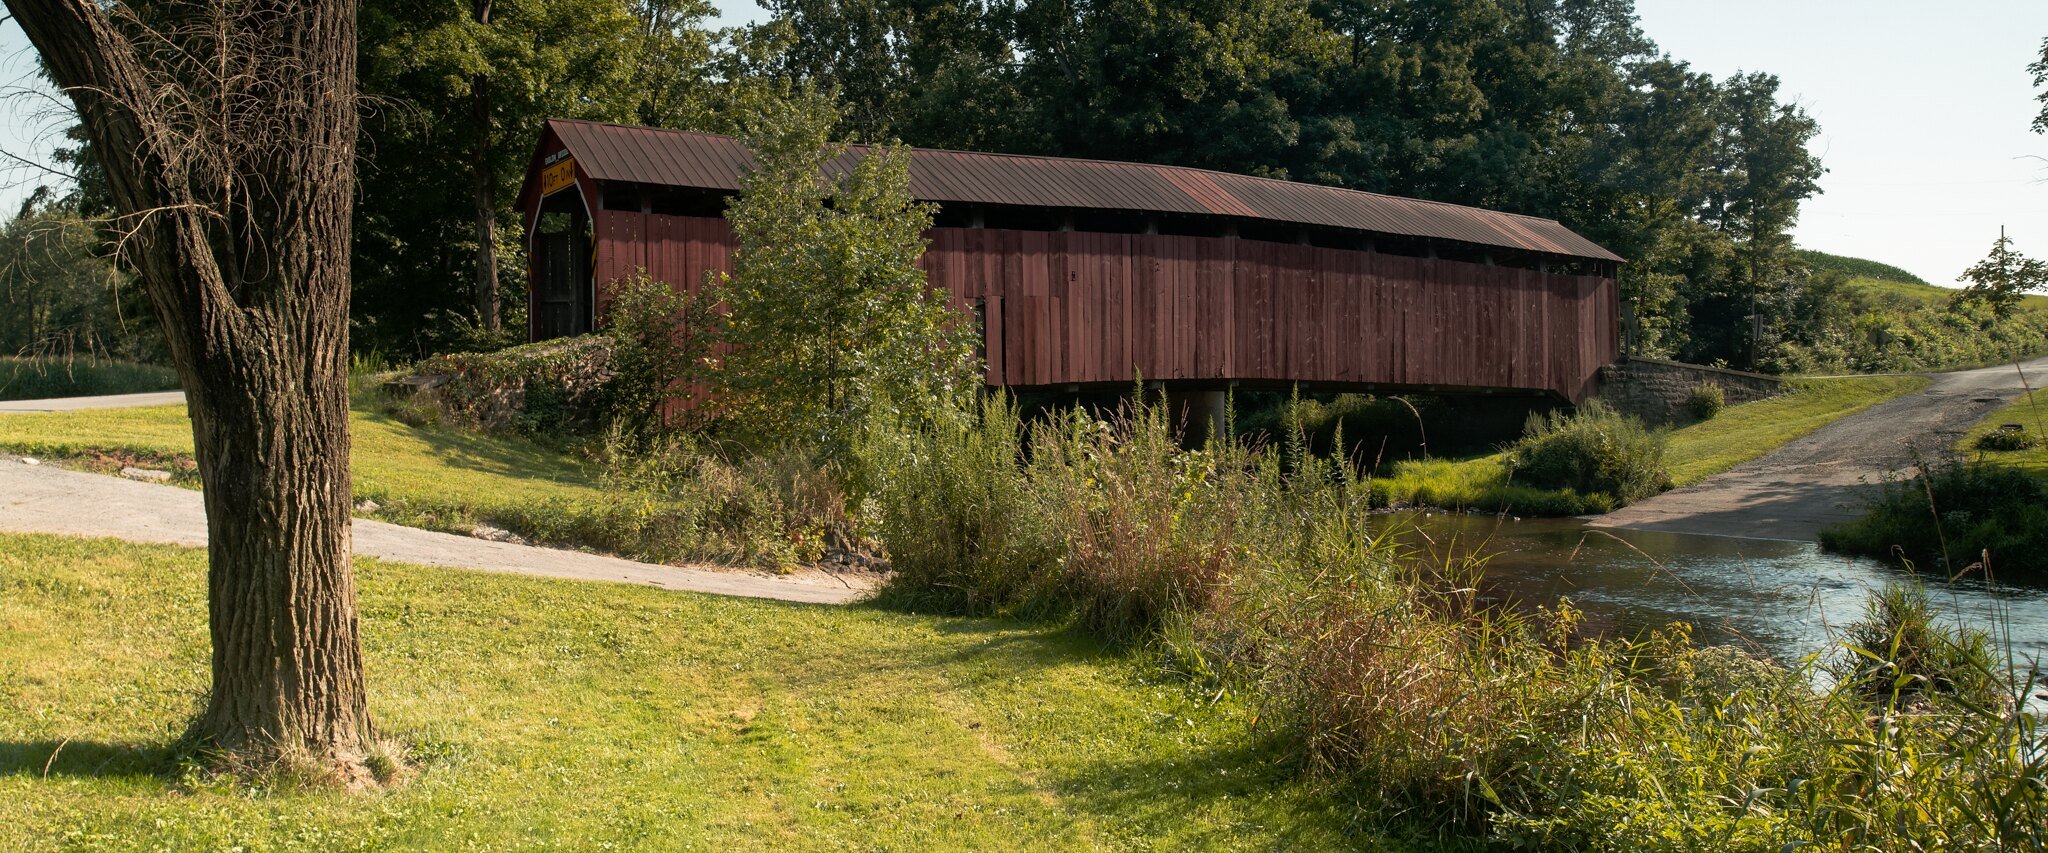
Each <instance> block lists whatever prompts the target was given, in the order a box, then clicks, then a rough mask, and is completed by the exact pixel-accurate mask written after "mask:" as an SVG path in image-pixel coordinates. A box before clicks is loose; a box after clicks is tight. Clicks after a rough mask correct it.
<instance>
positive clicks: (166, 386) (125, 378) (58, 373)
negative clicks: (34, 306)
mask: <svg viewBox="0 0 2048 853" xmlns="http://www.w3.org/2000/svg"><path fill="white" fill-rule="evenodd" d="M177 387H178V374H177V372H176V371H174V370H172V369H170V368H168V367H162V366H159V365H154V364H137V363H135V362H132V361H113V360H111V359H97V360H93V359H82V358H64V359H46V358H20V357H16V356H0V400H41V399H45V398H49V397H93V396H98V395H102V394H134V393H139V392H143V391H173V390H177Z"/></svg>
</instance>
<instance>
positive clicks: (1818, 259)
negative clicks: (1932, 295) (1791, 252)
mask: <svg viewBox="0 0 2048 853" xmlns="http://www.w3.org/2000/svg"><path fill="white" fill-rule="evenodd" d="M1799 259H1800V260H1802V261H1805V262H1806V266H1807V268H1808V269H1810V270H1813V271H1814V272H1817V273H1824V272H1832V273H1841V274H1842V275H1845V276H1848V277H1849V278H1874V279H1880V280H1883V281H1903V282H1906V283H1908V284H1926V283H1927V280H1926V279H1923V278H1921V277H1919V276H1917V275H1914V274H1912V273H1910V272H1907V271H1906V270H1904V269H1901V268H1899V267H1895V266H1892V265H1891V264H1887V263H1884V262H1881V261H1873V260H1870V259H1869V258H1851V257H1848V256H1846V255H1830V254H1828V253H1826V252H1818V251H1814V250H1813V249H1800V250H1799Z"/></svg>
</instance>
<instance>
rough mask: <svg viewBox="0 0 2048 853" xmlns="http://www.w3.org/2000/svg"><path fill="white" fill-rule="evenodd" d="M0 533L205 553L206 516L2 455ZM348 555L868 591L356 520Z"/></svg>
mask: <svg viewBox="0 0 2048 853" xmlns="http://www.w3.org/2000/svg"><path fill="white" fill-rule="evenodd" d="M0 531H4V532H9V533H57V534H63V535H68V536H103V537H111V538H115V539H126V540H128V541H131V542H152V543H164V544H171V545H188V546H195V547H204V546H205V545H206V513H205V510H204V509H203V508H202V507H201V505H200V499H199V493H198V492H195V491H192V490H190V489H181V488H177V487H175V486H160V485H156V484H152V483H139V482H134V481H131V480H124V479H121V478H119V477H107V476H102V475H99V474H86V473H81V472H78V471H66V470H64V469H61V468H57V467H54V466H51V465H29V464H24V463H23V462H22V461H21V459H20V458H19V457H15V456H9V455H0ZM355 547H356V553H357V554H361V555H365V556H371V557H380V558H383V559H386V560H396V561H400V562H406V563H420V564H424V565H430V566H453V567H457V568H465V569H479V570H482V571H487V572H507V573H511V574H521V575H537V576H540V577H551V578H571V579H575V580H594V581H613V582H619V583H637V584H646V585H648V586H658V587H661V588H663V589H681V590H689V591H691V592H705V593H712V594H715V595H732V596H740V597H744V598H772V599H776V600H778V601H796V602H806V603H812V604H844V603H847V602H849V601H853V600H855V599H857V598H860V597H862V596H864V595H866V594H867V592H868V591H869V584H866V583H862V582H859V581H847V582H842V581H841V580H840V579H839V578H838V577H837V576H834V575H827V574H825V573H823V572H809V573H804V574H800V575H796V576H792V577H778V576H773V575H768V574H766V573H755V572H742V571H726V570H721V569H717V568H711V567H704V568H683V567H677V566H662V565H653V564H648V563H636V562H633V561H631V560H621V559H619V558H616V557H604V556H599V555H597V554H585V553H583V552H580V551H563V550H558V549H554V548H536V547H533V546H530V545H515V544H511V543H506V542H488V541H485V540H482V539H471V538H469V537H467V536H456V535H453V534H449V533H436V532H433V531H429V530H419V529H415V528H411V527H400V526H398V525H396V524H386V523H384V522H381V521H370V520H368V519H360V518H359V519H356V522H355Z"/></svg>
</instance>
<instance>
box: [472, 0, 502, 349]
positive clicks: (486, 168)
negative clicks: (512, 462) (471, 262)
mask: <svg viewBox="0 0 2048 853" xmlns="http://www.w3.org/2000/svg"><path fill="white" fill-rule="evenodd" d="M472 11H473V12H474V13H475V17H476V22H477V24H479V25H481V26H490V23H491V0H475V2H474V3H473V4H472ZM469 121H470V125H471V127H472V128H474V129H475V131H476V147H475V148H474V149H471V153H470V166H471V177H472V178H473V179H474V182H475V195H476V314H477V321H478V322H479V323H481V324H482V325H483V327H484V328H485V329H487V330H489V331H492V332H496V331H498V198H497V184H498V175H497V171H496V170H495V169H494V168H493V167H492V166H491V78H490V76H489V75H486V74H478V75H476V76H475V77H474V78H472V79H471V80H470V86H469Z"/></svg>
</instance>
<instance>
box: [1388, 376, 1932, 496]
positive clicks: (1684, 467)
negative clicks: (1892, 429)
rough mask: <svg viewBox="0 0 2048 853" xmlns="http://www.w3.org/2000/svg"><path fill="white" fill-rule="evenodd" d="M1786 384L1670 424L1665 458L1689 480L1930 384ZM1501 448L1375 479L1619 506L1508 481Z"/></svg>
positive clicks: (1401, 491) (1850, 380) (1405, 465)
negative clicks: (1702, 417)
mask: <svg viewBox="0 0 2048 853" xmlns="http://www.w3.org/2000/svg"><path fill="white" fill-rule="evenodd" d="M1786 384H1787V385H1788V386H1789V387H1790V389H1791V390H1790V392H1789V393H1786V394H1783V395H1780V396H1777V397H1773V398H1771V399H1768V400H1759V401H1757V402H1754V403H1744V404H1741V405H1736V406H1729V407H1728V408H1726V409H1723V410H1722V411H1721V413H1720V414H1719V415H1717V416H1715V417H1714V418H1713V419H1711V420H1706V421H1700V422H1697V423H1692V424H1688V425H1686V426H1683V427H1680V428H1678V429H1676V430H1673V431H1672V433H1671V445H1670V448H1669V449H1668V450H1667V451H1666V453H1665V457H1664V462H1665V466H1666V468H1667V470H1669V472H1670V474H1671V479H1672V483H1673V484H1674V485H1677V486H1688V485H1691V484H1693V483H1697V482H1699V481H1701V480H1704V479H1706V478H1708V477H1711V476H1713V475H1715V474H1719V473H1721V472H1723V471H1726V470H1728V469H1730V468H1733V467H1735V466H1737V465H1740V464H1742V463H1744V462H1748V461H1749V460H1751V459H1755V458H1757V457H1760V456H1763V455H1764V454H1766V453H1769V452H1771V451H1773V450H1776V449H1778V448H1780V447H1783V446H1785V445H1786V444H1787V443H1790V442H1791V441H1793V440H1795V439H1798V438H1800V437H1802V436H1805V435H1807V434H1808V433H1811V432H1813V431H1814V430H1817V429H1820V428H1821V427H1824V426H1827V425H1828V424H1831V423H1834V422H1835V421H1837V420H1840V419H1842V418H1845V417H1848V416H1849V415H1853V414H1855V413H1857V412H1860V411H1863V410H1864V409H1868V408H1870V407H1871V406H1875V405H1877V404H1879V403H1882V402H1884V401H1886V400H1889V399H1892V398H1893V397H1897V396H1899V395H1900V394H1905V393H1909V392H1912V391H1918V390H1920V389H1922V388H1925V387H1927V386H1928V385H1929V384H1931V381H1930V380H1929V379H1927V378H1926V377H1924V376H1852V377H1840V378H1826V379H1789V380H1786ZM1508 475H1509V472H1508V469H1507V466H1506V465H1505V464H1504V456H1503V454H1500V453H1493V454H1488V455H1485V456H1480V457H1475V458H1470V459H1423V460H1404V461H1399V462H1394V463H1391V464H1389V465H1387V466H1386V467H1385V469H1384V470H1382V471H1381V472H1380V474H1379V476H1378V477H1377V479H1376V481H1375V483H1374V489H1375V490H1377V493H1378V495H1379V496H1380V497H1381V498H1382V499H1384V500H1386V501H1389V502H1393V503H1405V504H1412V505H1419V506H1437V507H1448V508H1453V509H1464V508H1472V509H1482V510H1489V511H1498V512H1512V513H1519V514H1523V515H1580V514H1585V513H1599V512H1608V511H1611V510H1613V509H1615V508H1616V507H1615V506H1614V505H1613V502H1612V501H1611V500H1608V499H1606V497H1605V496H1604V495H1581V494H1578V493H1576V492H1571V491H1561V490H1554V489H1542V488H1535V487H1532V486H1528V485H1524V484H1518V483H1511V482H1509V479H1508Z"/></svg>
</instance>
